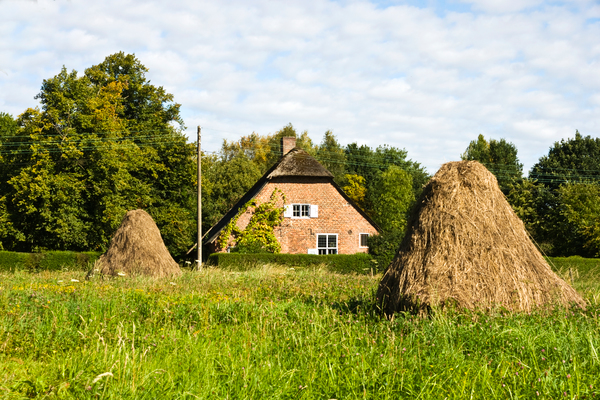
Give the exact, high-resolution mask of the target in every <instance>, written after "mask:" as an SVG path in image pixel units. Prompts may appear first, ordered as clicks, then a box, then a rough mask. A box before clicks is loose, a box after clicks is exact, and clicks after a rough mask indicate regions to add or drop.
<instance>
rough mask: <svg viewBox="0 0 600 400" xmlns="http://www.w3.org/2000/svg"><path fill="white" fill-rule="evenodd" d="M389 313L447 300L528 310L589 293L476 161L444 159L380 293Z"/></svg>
mask: <svg viewBox="0 0 600 400" xmlns="http://www.w3.org/2000/svg"><path fill="white" fill-rule="evenodd" d="M377 298H378V299H380V301H382V302H383V304H382V306H383V309H384V311H385V312H386V313H388V314H391V313H393V312H396V311H401V310H414V309H416V308H421V309H423V308H424V307H428V306H432V305H444V304H447V303H448V302H452V303H455V304H456V305H458V306H459V307H466V308H470V309H474V308H485V307H497V306H502V307H505V308H507V309H509V310H514V311H529V310H531V309H533V308H535V307H537V306H541V305H546V304H556V303H559V304H562V305H570V304H577V305H579V306H582V307H584V306H585V302H584V300H583V299H582V297H581V296H580V295H579V294H578V293H577V292H576V291H575V290H574V289H573V288H572V287H571V286H569V285H568V284H567V283H566V282H565V281H563V280H562V279H561V278H559V277H558V276H557V275H556V274H555V273H554V272H553V271H552V270H551V269H550V266H549V265H548V263H547V262H546V260H545V259H544V257H543V256H542V254H541V253H540V252H539V250H538V249H537V248H536V246H535V245H534V244H533V242H532V240H531V239H530V237H529V235H528V233H527V231H526V230H525V226H524V224H523V222H522V221H521V220H520V219H519V217H517V215H516V214H515V213H514V211H513V210H512V208H511V206H510V205H509V204H508V202H507V201H506V198H505V197H504V195H503V194H502V192H501V191H500V189H499V188H498V182H497V181H496V178H495V177H494V175H493V174H491V173H490V172H489V171H488V170H487V169H486V168H485V167H484V166H483V165H481V164H480V163H478V162H476V161H461V162H450V163H446V164H444V165H442V167H441V168H440V170H439V171H438V172H437V173H436V174H435V176H434V177H433V178H432V179H431V180H430V181H429V183H428V184H427V185H426V187H425V188H424V190H423V193H422V195H421V197H420V199H419V200H418V203H417V205H416V207H415V210H414V211H413V214H412V216H411V219H410V221H409V224H408V229H407V233H406V236H405V238H404V240H403V241H402V244H401V245H400V248H399V250H398V253H397V254H396V257H395V258H394V260H393V261H392V263H391V264H390V266H389V267H388V269H387V271H386V272H385V274H384V276H383V278H382V280H381V282H380V284H379V290H378V293H377Z"/></svg>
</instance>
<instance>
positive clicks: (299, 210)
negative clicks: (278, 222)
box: [292, 204, 310, 218]
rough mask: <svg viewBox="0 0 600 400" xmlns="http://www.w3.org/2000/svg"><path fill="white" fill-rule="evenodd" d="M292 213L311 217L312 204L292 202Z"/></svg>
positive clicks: (295, 215) (296, 215) (297, 215)
mask: <svg viewBox="0 0 600 400" xmlns="http://www.w3.org/2000/svg"><path fill="white" fill-rule="evenodd" d="M292 215H293V216H294V217H306V218H309V217H310V204H292Z"/></svg>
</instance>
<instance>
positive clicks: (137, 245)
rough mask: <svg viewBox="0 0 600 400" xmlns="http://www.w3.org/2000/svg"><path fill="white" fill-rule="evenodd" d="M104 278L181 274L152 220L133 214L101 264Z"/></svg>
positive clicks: (132, 212)
mask: <svg viewBox="0 0 600 400" xmlns="http://www.w3.org/2000/svg"><path fill="white" fill-rule="evenodd" d="M95 268H97V269H99V271H98V272H100V273H101V274H104V275H113V276H115V275H119V274H125V275H149V276H153V277H156V278H162V277H166V276H173V275H179V274H181V269H180V268H179V265H178V264H177V263H176V262H175V260H173V257H171V254H170V253H169V250H167V248H166V246H165V244H164V242H163V240H162V236H161V235H160V231H159V230H158V227H157V226H156V223H155V222H154V220H153V219H152V217H151V216H150V215H149V214H148V213H147V212H146V211H144V210H134V211H129V212H127V214H126V215H125V217H124V218H123V221H122V222H121V226H119V229H117V231H116V232H115V234H114V236H113V238H112V239H111V241H110V246H109V247H108V250H107V251H106V253H104V254H103V255H102V256H101V257H100V259H99V260H98V265H96V267H95Z"/></svg>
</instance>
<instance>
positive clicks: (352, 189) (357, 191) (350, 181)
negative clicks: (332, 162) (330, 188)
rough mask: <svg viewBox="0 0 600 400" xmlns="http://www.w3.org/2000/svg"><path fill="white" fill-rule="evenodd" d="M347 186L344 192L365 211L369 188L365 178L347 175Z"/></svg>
mask: <svg viewBox="0 0 600 400" xmlns="http://www.w3.org/2000/svg"><path fill="white" fill-rule="evenodd" d="M345 180H346V182H347V183H346V186H344V187H343V188H342V190H343V191H344V192H345V193H346V194H347V195H348V197H350V198H351V199H352V200H354V202H355V203H356V204H357V205H358V206H359V207H360V208H361V209H363V210H365V209H366V203H365V201H366V195H367V188H366V186H365V178H363V177H362V176H360V175H348V174H346V179H345Z"/></svg>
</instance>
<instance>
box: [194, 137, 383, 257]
mask: <svg viewBox="0 0 600 400" xmlns="http://www.w3.org/2000/svg"><path fill="white" fill-rule="evenodd" d="M275 189H279V190H281V191H282V192H283V193H284V194H285V196H286V204H290V205H293V204H298V205H309V206H312V209H313V217H312V218H294V217H292V216H290V217H288V218H284V221H283V223H282V224H281V226H279V227H276V228H275V236H276V237H277V239H278V241H279V243H280V244H281V252H282V253H307V252H309V249H312V250H315V249H317V247H318V246H317V240H318V237H319V234H322V235H324V234H329V235H337V236H336V237H337V242H338V247H337V249H338V252H339V253H340V254H351V253H356V252H365V251H367V249H366V248H365V247H361V246H359V243H360V238H359V235H360V234H361V233H362V234H365V233H366V234H376V233H377V232H378V230H379V228H378V227H377V225H376V224H375V223H374V222H373V221H372V220H371V218H369V216H368V215H367V214H365V213H364V211H362V210H361V209H360V208H359V207H358V206H357V205H356V204H355V203H354V202H353V201H352V200H351V199H350V198H349V197H348V196H347V195H346V194H345V193H344V191H343V190H342V189H341V188H340V187H339V186H338V185H337V184H336V183H335V182H334V181H333V175H332V174H331V173H330V172H329V171H328V170H327V169H326V168H325V167H323V166H322V165H321V164H320V163H319V162H318V161H317V160H315V159H314V158H313V157H311V156H310V155H309V154H308V153H306V152H305V151H304V150H302V149H298V148H294V149H293V150H291V151H290V152H289V153H288V154H286V155H284V156H283V157H282V159H281V160H280V161H279V162H278V163H276V164H275V165H274V166H273V167H272V168H271V169H269V171H267V172H266V173H265V174H264V175H263V177H262V178H261V179H259V180H258V182H257V183H256V184H255V185H254V186H253V187H252V188H251V189H250V190H249V191H248V192H247V193H246V194H245V195H244V196H243V197H242V198H241V199H240V200H239V201H238V202H237V203H236V205H235V206H234V207H232V209H231V210H230V211H229V212H228V213H227V214H226V215H225V216H224V217H223V218H222V219H221V220H220V221H219V222H218V223H217V224H215V225H214V226H213V227H212V228H211V229H210V230H209V231H208V232H207V234H206V235H205V237H207V239H206V240H205V243H214V242H215V241H216V239H217V238H218V237H219V234H220V233H221V231H222V229H223V228H224V227H225V226H226V225H227V224H228V223H229V222H230V221H231V219H232V218H234V217H235V216H236V215H237V214H238V212H239V211H240V209H241V208H242V207H243V206H244V205H245V204H246V203H247V202H248V201H250V200H252V199H256V200H257V201H258V202H259V203H264V202H266V201H269V199H270V196H271V194H272V193H273V191H274V190H275ZM281 205H282V204H281ZM316 210H318V214H316V213H315V211H316ZM251 216H252V214H251V213H250V212H247V213H245V214H242V215H241V216H240V218H239V219H238V222H237V226H238V227H239V228H240V229H244V228H245V227H246V225H247V224H248V222H249V221H250V218H251Z"/></svg>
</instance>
